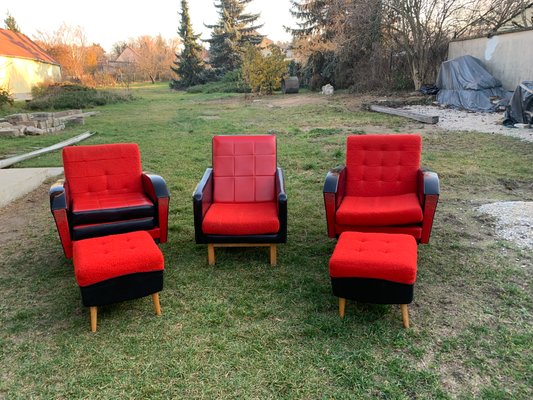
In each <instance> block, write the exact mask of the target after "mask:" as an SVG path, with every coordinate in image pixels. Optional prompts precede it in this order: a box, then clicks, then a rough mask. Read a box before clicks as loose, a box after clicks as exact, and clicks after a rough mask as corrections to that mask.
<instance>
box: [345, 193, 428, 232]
mask: <svg viewBox="0 0 533 400" xmlns="http://www.w3.org/2000/svg"><path fill="white" fill-rule="evenodd" d="M335 217H336V221H337V223H338V224H340V225H352V226H357V225H359V226H390V225H406V224H416V223H419V222H422V218H423V215H422V207H421V206H420V202H419V201H418V196H417V195H416V194H415V193H408V194H402V195H397V196H380V197H358V196H345V197H344V199H343V200H342V203H341V205H340V207H339V209H338V210H337V213H336V216H335Z"/></svg>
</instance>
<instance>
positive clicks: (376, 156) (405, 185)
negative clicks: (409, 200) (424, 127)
mask: <svg viewBox="0 0 533 400" xmlns="http://www.w3.org/2000/svg"><path fill="white" fill-rule="evenodd" d="M421 151H422V139H421V137H420V135H358V136H349V137H348V140H347V145H346V167H347V168H346V195H347V196H362V197H371V196H372V197H373V196H387V195H389V196H390V195H399V194H406V193H416V191H417V173H418V170H419V168H420V153H421Z"/></svg>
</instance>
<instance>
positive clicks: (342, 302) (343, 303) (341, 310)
mask: <svg viewBox="0 0 533 400" xmlns="http://www.w3.org/2000/svg"><path fill="white" fill-rule="evenodd" d="M345 308H346V299H345V298H343V297H339V315H340V317H341V318H344V310H345Z"/></svg>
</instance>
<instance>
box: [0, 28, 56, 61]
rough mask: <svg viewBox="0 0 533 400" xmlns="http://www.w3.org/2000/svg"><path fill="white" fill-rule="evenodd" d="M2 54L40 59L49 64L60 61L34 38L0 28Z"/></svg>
mask: <svg viewBox="0 0 533 400" xmlns="http://www.w3.org/2000/svg"><path fill="white" fill-rule="evenodd" d="M0 56H5V57H16V58H26V59H29V60H38V61H42V62H45V63H48V64H57V65H59V63H58V62H57V61H56V60H54V59H53V58H52V57H50V56H49V55H48V54H46V53H45V51H44V50H43V49H42V48H41V47H39V46H38V45H37V44H36V43H35V42H34V41H33V40H31V39H29V38H28V37H27V36H26V35H23V34H22V33H16V32H13V31H10V30H7V29H1V28H0Z"/></svg>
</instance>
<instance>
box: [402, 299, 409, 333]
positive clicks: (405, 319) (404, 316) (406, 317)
mask: <svg viewBox="0 0 533 400" xmlns="http://www.w3.org/2000/svg"><path fill="white" fill-rule="evenodd" d="M400 308H401V310H402V319H403V327H404V328H409V309H408V308H407V304H400Z"/></svg>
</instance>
